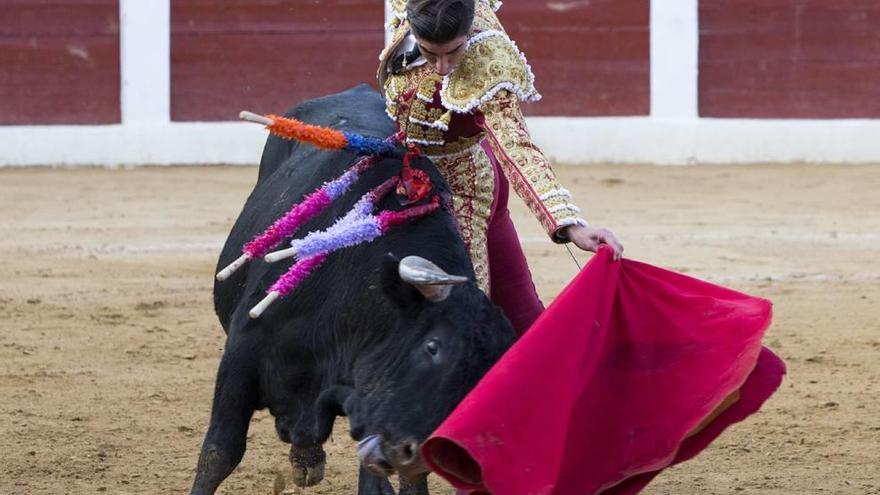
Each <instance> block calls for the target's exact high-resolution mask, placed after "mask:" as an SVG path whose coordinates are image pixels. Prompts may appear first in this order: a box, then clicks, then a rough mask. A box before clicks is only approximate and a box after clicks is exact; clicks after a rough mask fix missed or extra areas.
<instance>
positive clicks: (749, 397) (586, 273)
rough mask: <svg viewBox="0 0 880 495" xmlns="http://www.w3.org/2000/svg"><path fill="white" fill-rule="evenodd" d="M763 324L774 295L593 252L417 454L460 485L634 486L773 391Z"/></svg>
mask: <svg viewBox="0 0 880 495" xmlns="http://www.w3.org/2000/svg"><path fill="white" fill-rule="evenodd" d="M770 319H771V303H770V301H767V300H765V299H760V298H755V297H751V296H748V295H746V294H743V293H740V292H736V291H733V290H730V289H726V288H723V287H719V286H717V285H713V284H710V283H707V282H703V281H700V280H697V279H694V278H691V277H687V276H684V275H680V274H677V273H674V272H670V271H667V270H663V269H660V268H656V267H653V266H650V265H647V264H644V263H639V262H636V261H631V260H623V261H620V262H615V261H613V260H612V257H611V251H610V249H604V248H603V249H601V250H600V251H599V253H598V254H597V255H596V256H594V257H593V258H592V259H591V260H590V263H589V264H588V265H587V266H586V267H584V269H583V270H582V271H581V273H580V274H579V275H578V276H577V277H576V278H575V279H574V280H573V281H572V282H571V283H570V284H569V285H568V287H566V288H565V289H564V290H563V292H562V293H561V294H560V295H559V296H558V297H557V298H556V300H555V301H554V302H553V304H552V305H551V306H550V307H549V308H547V310H546V311H545V312H544V313H543V314H542V315H541V317H540V318H539V319H538V320H537V321H536V322H535V323H534V325H533V326H532V327H531V328H530V329H529V330H528V331H527V332H526V333H525V334H524V335H523V336H522V337H521V338H520V339H519V341H518V342H517V343H516V344H514V346H513V347H511V348H510V350H509V351H508V352H507V353H506V354H505V355H504V356H503V357H502V358H501V360H500V361H499V362H498V363H497V364H496V365H495V366H494V367H493V368H492V369H491V370H490V371H489V373H488V374H486V376H485V377H484V378H483V380H482V381H480V383H479V384H478V385H477V387H476V388H474V390H473V391H472V392H471V393H470V394H469V395H468V396H467V397H466V398H465V399H464V400H463V401H462V402H461V404H459V406H458V407H457V408H456V409H455V411H453V413H452V414H451V415H450V416H449V418H447V420H446V421H445V422H444V423H443V424H442V425H440V427H439V428H438V429H437V431H435V432H434V433H433V435H432V436H431V437H430V438H429V439H428V440H427V441H426V442H425V444H424V446H423V447H422V455H423V457H424V459H425V461H426V462H427V464H428V465H429V466H430V467H431V468H432V470H434V472H436V473H438V474H439V475H440V476H443V477H444V478H446V479H447V480H448V481H449V482H450V483H452V484H453V485H454V486H455V487H457V488H459V489H461V490H463V492H464V493H471V494H486V493H491V494H494V495H538V494H540V495H550V494H553V495H584V494H592V493H603V494H615V495H619V494H631V493H637V492H638V491H640V490H641V489H642V488H643V487H644V486H645V485H646V484H647V483H648V482H649V481H650V480H651V479H652V478H653V477H654V476H655V475H656V474H657V473H658V472H659V471H660V470H662V469H664V468H666V467H667V466H669V465H671V464H674V463H677V462H681V461H684V460H687V459H689V458H691V457H693V456H694V455H696V454H697V453H698V452H699V451H701V450H702V449H704V448H705V447H706V446H707V445H708V444H709V443H710V442H711V441H712V440H714V439H715V438H716V437H717V436H718V435H719V434H720V433H721V432H722V431H723V430H724V429H725V428H726V427H727V426H728V425H730V424H732V423H736V422H738V421H741V420H743V419H744V418H745V417H747V416H749V415H750V414H752V413H754V412H756V411H757V410H758V409H759V408H760V407H761V405H762V404H763V403H764V401H765V400H766V399H767V398H768V397H769V396H770V395H771V394H772V393H773V392H774V391H775V390H776V389H777V388H778V387H779V384H780V382H781V381H782V375H783V374H784V373H785V366H784V364H783V363H782V361H781V360H780V359H779V358H778V357H776V356H775V355H774V354H773V353H772V352H770V351H769V350H768V349H766V348H763V347H762V346H761V338H762V336H763V334H764V331H765V330H766V329H767V327H768V326H769V324H770ZM737 391H738V393H739V395H738V398H737V400H736V402H734V403H733V404H732V405H729V406H724V407H726V408H725V409H723V412H721V413H720V414H718V415H717V416H716V417H714V419H712V420H711V422H708V424H706V421H708V420H709V418H711V417H712V414H713V412H715V413H716V414H717V412H718V411H717V410H718V409H720V408H719V406H721V405H722V403H725V399H726V398H728V396H730V395H731V394H735V393H737ZM725 404H729V402H727V403H725ZM694 431H696V433H694Z"/></svg>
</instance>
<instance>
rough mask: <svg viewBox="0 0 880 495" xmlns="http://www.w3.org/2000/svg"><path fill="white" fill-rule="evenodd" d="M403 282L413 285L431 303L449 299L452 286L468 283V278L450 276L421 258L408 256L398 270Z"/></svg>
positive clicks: (401, 262) (401, 261)
mask: <svg viewBox="0 0 880 495" xmlns="http://www.w3.org/2000/svg"><path fill="white" fill-rule="evenodd" d="M397 270H398V273H399V274H400V278H401V280H403V281H404V282H406V283H408V284H410V285H412V286H413V287H415V288H416V289H418V291H419V292H421V293H422V295H423V296H425V299H427V300H429V301H431V302H440V301H443V300H444V299H446V298H447V297H449V293H450V292H452V286H453V285H456V284H463V283H465V282H467V281H468V278H467V277H462V276H459V275H450V274H448V273H446V272H444V271H443V270H442V269H441V268H440V267H439V266H437V265H435V264H434V263H431V262H430V261H428V260H426V259H425V258H422V257H420V256H407V257H406V258H404V259H402V260H400V265H399V266H398V268H397Z"/></svg>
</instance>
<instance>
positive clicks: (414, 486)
mask: <svg viewBox="0 0 880 495" xmlns="http://www.w3.org/2000/svg"><path fill="white" fill-rule="evenodd" d="M397 495H430V493H429V492H428V475H427V474H426V475H424V476H419V477H418V478H416V479H414V480H411V479H407V478H404V477H403V476H401V477H400V490H399V491H398V492H397Z"/></svg>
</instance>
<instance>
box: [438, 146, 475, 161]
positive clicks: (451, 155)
mask: <svg viewBox="0 0 880 495" xmlns="http://www.w3.org/2000/svg"><path fill="white" fill-rule="evenodd" d="M479 149H482V146H481V145H480V143H477V144H475V145H473V146H469V147H467V148H465V149H463V150H461V151H456V152H455V153H446V154H443V155H425V156H427V157H428V158H430V159H431V160H454V159H456V158H461V157H463V156H467V155H470V154H472V153H474V152H476V151H477V150H479Z"/></svg>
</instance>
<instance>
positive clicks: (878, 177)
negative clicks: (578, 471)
mask: <svg viewBox="0 0 880 495" xmlns="http://www.w3.org/2000/svg"><path fill="white" fill-rule="evenodd" d="M558 172H559V175H560V176H561V179H562V182H563V183H564V184H565V185H566V186H568V187H569V188H570V189H572V190H573V192H574V193H575V196H576V198H577V199H578V203H579V204H580V205H581V206H582V208H583V210H584V212H585V216H586V217H587V218H588V219H590V220H591V221H592V222H593V223H594V224H600V225H605V226H608V227H610V228H612V229H613V230H614V231H615V233H616V234H617V235H618V237H619V238H620V239H621V240H622V242H623V243H624V244H625V245H626V255H627V256H628V257H630V258H633V259H638V260H642V261H646V262H649V263H653V264H656V265H659V266H664V267H667V268H671V269H675V270H678V271H682V272H686V273H689V274H692V275H694V276H698V277H701V278H705V279H708V280H712V281H715V282H719V283H723V284H726V285H729V286H732V287H734V288H737V289H740V290H744V291H747V292H750V293H753V294H756V295H760V296H764V297H767V298H770V299H772V300H773V301H774V302H775V322H774V324H773V326H772V327H771V328H770V330H769V333H768V336H767V339H766V341H767V343H768V345H769V346H770V347H772V348H773V349H774V350H776V351H777V352H778V353H780V355H781V356H782V357H783V358H784V359H785V360H786V362H787V364H788V367H789V374H788V376H787V378H786V380H785V382H784V384H783V386H782V388H781V389H780V391H779V392H778V393H777V394H776V395H775V396H774V397H773V398H772V399H771V400H770V401H769V402H768V403H767V404H766V406H765V407H764V409H763V411H761V412H760V413H759V414H757V415H755V416H753V417H752V418H750V419H749V420H747V421H746V422H744V423H742V424H740V425H737V426H736V427H734V428H733V429H732V430H730V431H728V432H727V433H725V434H724V435H723V436H722V437H721V438H720V439H719V440H718V441H717V442H716V443H715V444H714V445H713V446H712V447H711V448H710V449H708V450H707V451H706V452H705V453H703V454H702V455H701V456H699V457H698V458H697V459H695V460H694V461H692V462H689V463H686V464H685V465H683V466H681V467H677V468H674V469H670V470H668V471H667V472H665V473H664V474H663V475H661V476H660V477H659V478H658V479H657V480H656V481H655V482H654V483H653V484H652V485H651V487H650V488H649V489H648V490H647V491H646V493H649V494H655V495H656V494H702V493H708V494H734V493H737V494H738V493H761V494H801V493H829V494H867V493H880V470H878V469H877V468H878V466H880V249H878V243H880V193H878V191H880V166H815V165H814V166H808V165H754V166H735V167H708V166H707V167H682V168H662V167H649V166H635V165H632V166H629V165H627V166H621V165H608V166H589V167H565V166H561V167H559V168H558ZM255 177H256V169H255V168H250V167H239V168H236V167H202V168H199V167H193V168H139V169H134V170H122V169H120V170H104V169H76V170H63V169H2V170H0V259H2V262H0V397H2V399H0V417H2V421H0V494H37V493H40V494H43V493H45V494H93V493H96V492H106V493H118V494H156V493H186V492H188V490H189V485H190V483H191V480H192V474H193V468H194V466H195V463H196V458H197V454H198V450H199V446H200V443H201V440H202V435H203V433H204V432H205V429H206V423H207V418H208V413H209V408H210V400H211V394H212V387H213V381H214V373H215V370H216V366H217V364H218V360H219V358H220V355H221V352H222V347H223V337H224V336H223V333H222V331H221V330H220V326H219V324H218V323H217V320H216V317H215V316H214V314H213V310H212V303H211V286H212V277H213V269H214V264H215V261H216V257H217V254H218V252H219V249H220V247H221V245H222V242H223V240H224V238H225V235H226V233H227V232H228V229H229V228H230V226H231V225H232V222H233V220H234V218H235V216H236V215H237V214H238V212H239V209H240V208H241V205H242V204H243V202H244V199H245V197H246V195H247V194H248V192H249V190H250V188H251V186H252V184H253V182H254V180H255ZM514 215H515V218H516V220H517V223H518V225H519V226H520V232H521V235H522V240H523V243H524V245H525V247H526V250H527V254H528V256H529V259H530V261H531V263H532V268H533V272H534V273H535V278H536V283H537V285H538V287H539V290H540V292H541V295H542V296H543V297H544V299H545V301H547V302H549V301H550V300H552V298H553V296H554V295H555V294H557V293H558V291H559V290H560V289H561V288H562V287H563V286H564V284H565V283H566V282H567V281H568V280H570V279H571V277H572V276H573V275H574V274H575V273H576V268H575V266H574V263H573V262H572V260H571V257H570V256H569V253H568V252H567V251H566V250H565V248H563V247H561V246H557V245H554V244H552V243H550V242H549V241H548V240H546V239H545V237H544V235H543V234H542V233H541V231H540V230H539V227H538V224H537V222H536V221H534V220H533V219H532V218H531V217H530V215H529V214H528V212H527V211H526V210H525V208H524V207H522V205H521V204H520V203H519V202H516V204H515V205H514ZM578 257H579V258H580V260H581V262H583V261H585V260H587V259H588V255H587V254H586V253H583V254H578ZM328 447H329V448H328V452H329V456H330V458H329V461H328V469H327V479H326V480H325V481H324V483H322V484H321V485H320V486H318V487H316V488H313V489H308V490H300V489H296V488H289V489H287V490H286V491H287V492H288V493H295V494H339V495H342V494H352V493H354V492H355V491H356V490H355V487H356V463H355V459H354V457H355V456H354V449H353V445H352V443H351V441H350V440H349V439H348V435H347V429H346V428H345V425H344V424H342V423H340V424H338V425H337V431H336V432H335V433H334V436H333V438H332V440H331V441H330V443H329V445H328ZM286 456H287V449H286V445H284V444H282V443H280V442H279V441H278V440H277V439H276V437H275V434H274V428H273V421H272V418H271V417H270V416H269V415H268V414H267V413H265V412H260V413H258V414H257V415H256V417H255V418H254V420H253V425H252V428H251V432H250V435H249V450H248V452H247V454H246V455H245V458H244V461H243V462H242V464H241V466H240V467H239V468H238V469H237V470H236V471H235V473H234V474H233V475H232V476H231V477H230V478H229V479H228V480H227V482H226V483H224V485H223V486H222V487H221V491H220V492H221V493H225V494H232V493H235V494H271V493H273V482H274V481H275V478H276V473H277V472H279V471H281V472H283V467H284V465H285V462H286ZM585 468H588V467H585ZM434 486H435V488H436V489H435V490H434V492H435V493H441V494H448V493H451V491H450V490H449V488H446V487H445V486H444V485H443V483H442V482H441V481H439V480H435V481H434ZM278 488H281V487H280V486H279V487H278ZM572 495H576V494H572Z"/></svg>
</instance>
